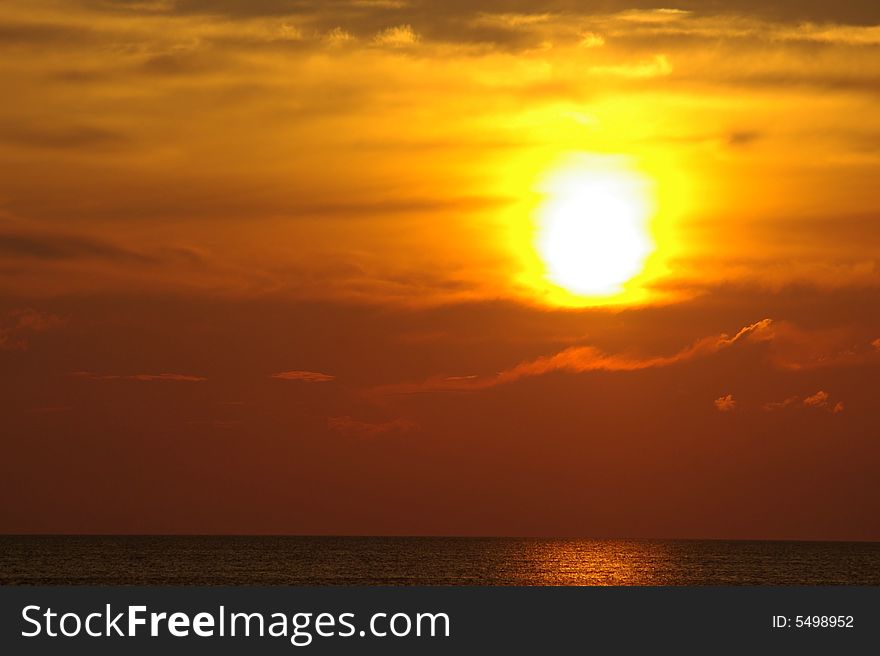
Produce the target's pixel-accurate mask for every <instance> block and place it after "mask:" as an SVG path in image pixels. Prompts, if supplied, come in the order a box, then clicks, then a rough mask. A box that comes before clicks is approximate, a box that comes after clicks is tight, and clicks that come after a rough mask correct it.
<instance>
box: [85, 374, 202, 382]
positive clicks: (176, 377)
mask: <svg viewBox="0 0 880 656" xmlns="http://www.w3.org/2000/svg"><path fill="white" fill-rule="evenodd" d="M70 375H71V376H74V377H76V378H82V379H85V380H137V381H142V382H160V383H161V382H172V383H200V382H203V381H206V380H208V379H207V378H205V377H204V376H193V375H191V374H176V373H161V374H99V373H95V372H92V371H74V372H73V373H71V374H70Z"/></svg>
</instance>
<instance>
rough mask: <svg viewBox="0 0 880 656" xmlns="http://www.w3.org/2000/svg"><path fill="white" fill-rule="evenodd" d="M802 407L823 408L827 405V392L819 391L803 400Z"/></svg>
mask: <svg viewBox="0 0 880 656" xmlns="http://www.w3.org/2000/svg"><path fill="white" fill-rule="evenodd" d="M804 405H806V406H810V407H812V408H824V407H825V406H826V405H828V392H825V391H823V390H819V391H818V392H816V393H815V394H812V395H810V396H808V397H807V398H805V399H804Z"/></svg>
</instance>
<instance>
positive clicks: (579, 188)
mask: <svg viewBox="0 0 880 656" xmlns="http://www.w3.org/2000/svg"><path fill="white" fill-rule="evenodd" d="M0 88H2V95H3V98H4V101H3V102H2V103H0V391H2V394H0V422H2V423H0V433H2V441H0V444H2V457H0V496H2V498H3V499H4V500H5V501H4V503H3V504H2V506H0V532H5V533H26V532H51V533H65V532H73V533H80V532H82V533H275V534H278V533H294V534H407V535H410V534H413V535H415V534H429V535H440V534H443V535H447V534H448V535H547V536H551V535H556V536H596V537H605V536H607V537H669V538H686V537H699V538H704V537H705V538H785V539H871V540H880V478H878V472H880V404H878V395H880V302H878V301H880V193H878V189H880V185H878V183H880V4H878V3H877V2H875V1H874V0H864V1H860V2H843V3H833V2H824V1H819V0H798V1H795V0H785V1H780V0H777V1H772V2H761V1H758V0H734V1H730V2H725V1H723V0H718V1H712V2H676V3H674V4H670V5H666V6H664V5H663V3H659V4H658V3H656V2H639V1H624V0H619V1H618V0H598V1H596V2H587V1H583V2H576V1H574V0H569V1H565V0H560V1H555V2H554V1H550V0H548V1H545V2H540V1H538V2H513V1H511V2H501V1H500V0H499V1H494V0H476V1H473V2H471V1H468V2H465V1H464V0H450V1H445V2H444V1H441V0H430V1H428V0H412V1H406V0H400V1H397V0H330V1H326V2H310V1H307V0H250V1H246V0H219V1H215V2H209V1H208V0H154V1H153V0H143V1H139V0H126V1H123V0H115V1H114V0H57V1H53V0H7V1H5V2H2V3H0ZM583 217H588V218H587V219H584V218H583ZM585 221H586V222H585Z"/></svg>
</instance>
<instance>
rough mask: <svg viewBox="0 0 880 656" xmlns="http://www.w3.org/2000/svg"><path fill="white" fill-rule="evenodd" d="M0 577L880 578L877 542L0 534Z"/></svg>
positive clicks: (183, 580) (232, 580) (134, 580)
mask: <svg viewBox="0 0 880 656" xmlns="http://www.w3.org/2000/svg"><path fill="white" fill-rule="evenodd" d="M0 585H318V586H324V585H391V586H399V585H431V586H451V585H477V586H499V585H517V586H568V585H581V586H585V585H586V586H607V585H615V586H633V585H639V586H668V585H674V586H685V585H687V586H708V585H880V543H878V542H781V541H780V542H770V541H724V540H608V539H601V540H599V539H575V538H572V539H546V538H469V537H463V538H448V537H304V536H297V537H291V536H284V537H269V536H260V537H254V536H0Z"/></svg>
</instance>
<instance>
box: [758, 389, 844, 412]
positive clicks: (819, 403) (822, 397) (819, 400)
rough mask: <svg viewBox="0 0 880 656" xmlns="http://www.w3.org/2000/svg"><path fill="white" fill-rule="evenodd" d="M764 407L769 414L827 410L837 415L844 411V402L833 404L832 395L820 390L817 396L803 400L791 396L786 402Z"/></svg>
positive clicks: (776, 402) (772, 402)
mask: <svg viewBox="0 0 880 656" xmlns="http://www.w3.org/2000/svg"><path fill="white" fill-rule="evenodd" d="M763 407H764V410H767V411H768V412H771V411H774V410H783V409H785V408H815V409H824V410H827V411H828V412H830V413H832V414H835V415H836V414H839V413H841V412H843V410H844V405H843V401H837V402H832V400H831V395H830V394H828V392H826V391H825V390H819V391H817V392H816V393H815V394H810V395H809V396H806V397H804V398H803V399H801V397H799V396H789V397H788V398H787V399H785V400H784V401H771V402H770V403H765V404H764V406H763Z"/></svg>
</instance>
